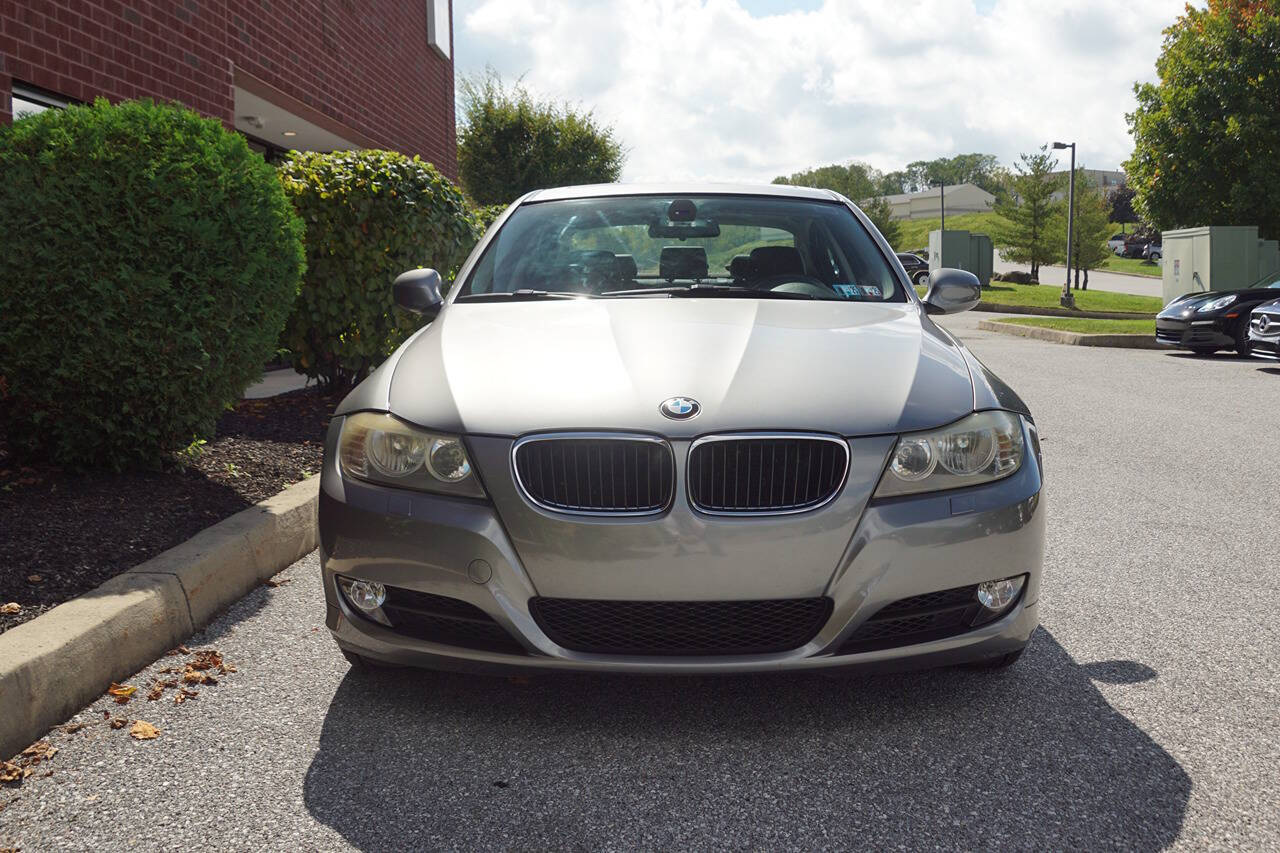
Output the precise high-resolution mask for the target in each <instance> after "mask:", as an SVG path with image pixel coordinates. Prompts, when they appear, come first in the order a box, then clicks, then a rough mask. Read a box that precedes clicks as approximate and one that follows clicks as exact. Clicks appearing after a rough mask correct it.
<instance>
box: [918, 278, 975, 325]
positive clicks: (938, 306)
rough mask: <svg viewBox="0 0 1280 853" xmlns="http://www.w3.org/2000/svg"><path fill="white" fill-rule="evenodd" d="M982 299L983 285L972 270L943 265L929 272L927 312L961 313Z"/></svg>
mask: <svg viewBox="0 0 1280 853" xmlns="http://www.w3.org/2000/svg"><path fill="white" fill-rule="evenodd" d="M981 301H982V285H981V284H980V283H979V282H978V277H977V276H976V275H974V274H973V273H971V272H965V271H964V270H955V269H949V268H947V267H943V268H942V269H939V270H934V271H933V272H931V273H929V290H928V291H927V292H926V293H925V295H924V310H925V313H927V314H959V313H960V312H961V311H968V310H969V309H970V308H972V307H973V306H975V305H977V304H978V303H979V302H981Z"/></svg>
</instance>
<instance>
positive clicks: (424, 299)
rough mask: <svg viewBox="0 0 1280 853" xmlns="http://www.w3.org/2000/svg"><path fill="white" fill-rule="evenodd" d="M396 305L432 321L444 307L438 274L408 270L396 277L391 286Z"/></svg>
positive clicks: (428, 271)
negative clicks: (441, 307)
mask: <svg viewBox="0 0 1280 853" xmlns="http://www.w3.org/2000/svg"><path fill="white" fill-rule="evenodd" d="M391 293H392V296H393V297H394V298H395V302H396V305H397V306H398V307H400V308H403V309H404V310H406V311H412V312H413V313H414V314H421V315H422V316H423V317H426V318H427V319H428V320H431V319H434V318H435V316H436V315H437V314H439V313H440V306H442V305H444V297H443V296H441V295H440V273H438V272H436V271H435V270H431V269H425V270H409V271H408V272H404V273H400V275H398V276H396V280H395V282H394V283H393V284H392V285H391Z"/></svg>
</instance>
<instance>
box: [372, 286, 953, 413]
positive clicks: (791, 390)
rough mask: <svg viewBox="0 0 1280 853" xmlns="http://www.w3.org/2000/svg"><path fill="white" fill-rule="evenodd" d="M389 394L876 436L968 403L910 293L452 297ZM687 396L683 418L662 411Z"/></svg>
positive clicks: (437, 402)
mask: <svg viewBox="0 0 1280 853" xmlns="http://www.w3.org/2000/svg"><path fill="white" fill-rule="evenodd" d="M398 355H399V358H398V360H397V361H396V363H395V365H394V372H393V373H392V376H391V379H390V383H389V387H388V403H389V407H390V410H391V411H392V412H394V413H395V414H396V415H398V416H400V417H402V418H404V419H406V420H408V421H410V422H413V423H416V424H419V425H422V426H426V427H432V428H436V429H442V430H449V431H454V432H465V433H473V434H489V435H501V436H514V435H519V434H522V433H528V432H535V431H542V430H584V429H585V430H636V431H645V432H654V433H660V434H663V435H667V436H670V437H673V438H676V437H689V436H694V435H699V434H705V433H708V432H712V431H723V430H817V431H824V432H831V433H838V434H842V435H871V434H880V433H896V432H904V431H909V430H914V429H924V428H929V427H934V426H940V425H942V424H946V423H949V422H951V421H954V420H956V419H957V418H960V417H963V416H964V415H966V414H968V413H969V412H971V411H973V401H974V393H973V382H972V380H971V378H970V373H969V368H968V366H967V364H966V361H965V358H964V355H963V353H962V352H961V350H960V348H959V347H958V346H956V344H955V343H953V342H952V341H951V339H950V338H949V337H948V336H947V335H945V334H944V333H942V332H941V331H939V330H938V329H937V327H935V326H934V325H933V323H932V322H931V321H929V320H928V319H927V318H925V317H924V316H923V315H922V309H921V308H920V306H919V305H917V304H915V303H906V304H902V303H896V304H867V303H844V302H811V301H782V300H764V299H759V300H757V299H725V298H719V299H712V298H708V299H657V298H638V299H582V300H556V301H546V302H524V303H515V304H492V303H483V304H474V303H471V304H468V303H463V304H454V305H450V306H448V307H447V308H446V309H445V310H444V311H443V312H442V313H441V315H440V317H439V318H437V320H436V321H435V322H434V323H432V324H431V326H429V327H428V328H427V329H425V330H423V331H422V332H421V333H419V334H418V335H416V336H415V337H414V338H413V339H412V340H411V341H409V342H408V343H406V345H405V346H404V348H403V349H402V351H401V352H400V353H399V354H398ZM674 396H685V397H692V398H694V399H696V400H697V401H698V402H699V403H700V404H701V407H702V408H701V412H700V413H699V414H698V415H697V416H696V417H694V418H692V419H690V420H688V421H675V420H671V419H668V418H666V417H664V416H662V415H661V414H660V412H659V405H660V404H661V403H662V402H663V401H664V400H666V399H668V398H670V397H674Z"/></svg>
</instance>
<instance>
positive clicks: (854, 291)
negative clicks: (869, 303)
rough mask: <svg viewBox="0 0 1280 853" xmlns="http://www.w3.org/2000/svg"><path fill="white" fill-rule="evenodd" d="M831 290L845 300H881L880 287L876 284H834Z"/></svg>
mask: <svg viewBox="0 0 1280 853" xmlns="http://www.w3.org/2000/svg"><path fill="white" fill-rule="evenodd" d="M831 288H832V289H833V290H834V291H835V292H836V293H838V294H840V295H841V296H843V297H844V298H845V299H863V298H866V297H870V298H871V299H879V298H881V297H880V287H879V286H878V285H874V284H833V285H831Z"/></svg>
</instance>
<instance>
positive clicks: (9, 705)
mask: <svg viewBox="0 0 1280 853" xmlns="http://www.w3.org/2000/svg"><path fill="white" fill-rule="evenodd" d="M319 494H320V478H319V477H311V478H309V479H307V480H304V481H302V482H301V483H296V484H295V485H292V486H290V487H289V488H287V489H285V490H284V491H282V492H280V494H278V495H276V496H275V497H272V498H268V499H267V500H265V501H262V502H261V503H258V504H255V505H253V506H251V507H249V508H248V509H246V510H243V511H242V512H239V513H236V514H235V515H233V516H231V517H230V518H228V519H225V520H223V521H220V522H218V523H217V524H215V525H213V526H212V527H208V528H206V529H204V530H202V531H200V532H199V533H197V534H196V535H195V536H193V537H192V538H190V539H188V540H187V541H186V542H183V543H182V544H181V545H178V546H176V547H173V548H170V549H169V550H168V551H165V552H164V553H163V554H160V555H158V556H156V557H154V558H152V559H150V560H148V561H147V562H145V563H142V564H141V565H139V566H135V567H134V568H132V569H130V570H129V571H127V572H124V573H123V574H120V575H117V576H116V577H114V578H112V579H111V580H109V581H107V582H106V583H104V584H102V585H101V586H99V587H98V588H97V589H94V590H92V591H90V592H87V593H85V594H84V595H81V596H79V597H78V598H74V599H72V600H71V601H68V602H66V603H65V604H60V605H58V606H57V607H55V608H53V609H52V610H50V611H49V612H48V613H45V614H42V615H41V616H38V617H36V618H35V619H33V620H31V621H30V622H26V623H24V624H22V625H19V626H17V627H16V628H11V629H9V630H8V631H6V632H5V633H4V634H0V709H4V710H3V713H0V758H5V757H8V756H10V755H13V754H15V753H17V752H18V751H20V750H22V749H24V748H26V747H27V746H28V745H29V744H30V743H32V742H33V741H35V740H37V739H38V738H39V737H40V736H41V735H43V734H44V733H45V732H46V731H48V729H49V728H50V727H51V726H54V725H57V724H58V723H60V722H61V721H63V720H65V719H67V718H68V717H70V716H71V715H72V714H74V713H76V712H77V711H79V710H80V709H81V708H83V707H84V706H85V705H88V704H89V703H90V702H92V701H93V700H94V699H96V698H97V697H98V696H100V695H102V693H103V691H104V690H106V689H107V687H109V686H110V685H111V682H112V681H120V680H122V679H124V678H127V677H128V676H130V675H132V674H133V673H135V672H137V671H138V670H139V669H141V668H142V667H143V666H145V665H147V664H148V663H150V662H151V661H153V660H155V659H156V658H158V657H160V655H162V654H164V653H165V652H166V651H168V650H169V649H171V648H173V647H174V646H176V645H178V644H179V643H181V642H182V641H183V640H185V639H186V638H187V637H189V636H191V634H192V633H194V632H195V631H196V630H197V629H198V628H201V627H203V626H205V625H206V624H208V623H209V621H210V620H211V619H212V618H213V617H214V616H215V615H216V614H217V613H218V612H219V611H220V610H222V609H223V608H225V607H227V606H228V605H230V604H232V603H234V602H236V601H238V600H239V599H240V598H242V597H243V596H244V595H245V594H246V593H247V592H248V591H249V590H251V589H253V587H255V586H256V585H258V584H259V583H261V582H262V581H263V580H265V579H267V578H269V577H271V576H272V575H273V574H275V573H276V572H278V571H280V570H281V569H283V568H285V567H286V566H288V565H289V564H291V563H293V562H295V561H297V560H298V559H299V558H301V557H302V556H303V555H304V554H306V553H308V552H309V551H311V550H312V549H314V548H315V547H316V541H317V533H316V508H317V506H318V505H319Z"/></svg>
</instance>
